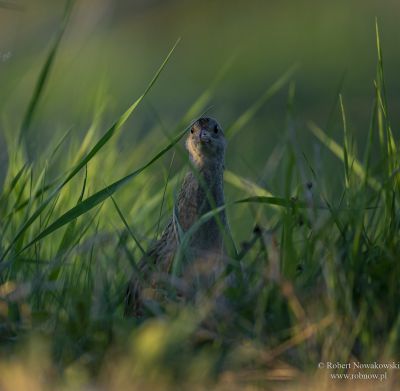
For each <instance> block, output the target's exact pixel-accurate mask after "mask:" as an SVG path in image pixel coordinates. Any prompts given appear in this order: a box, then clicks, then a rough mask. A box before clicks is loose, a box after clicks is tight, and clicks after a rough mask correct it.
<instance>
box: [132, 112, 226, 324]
mask: <svg viewBox="0 0 400 391" xmlns="http://www.w3.org/2000/svg"><path fill="white" fill-rule="evenodd" d="M185 146H186V150H187V152H188V155H189V170H188V172H187V173H186V175H185V177H184V179H183V182H182V184H181V187H180V190H179V192H178V196H177V199H176V202H175V206H174V210H173V213H172V216H171V218H170V219H169V220H168V222H167V224H166V226H165V228H164V230H163V232H162V234H161V236H160V238H159V239H158V240H156V241H155V242H153V243H152V244H151V245H150V247H149V249H148V251H147V252H146V253H145V255H144V256H143V257H142V259H141V260H140V261H139V263H138V265H137V268H136V271H138V272H139V273H137V272H136V273H134V274H133V276H132V277H131V279H130V281H129V283H128V286H127V289H126V295H125V310H124V314H125V316H127V317H132V316H133V317H142V316H143V315H144V313H145V308H146V305H145V304H146V300H147V299H148V298H149V297H150V298H151V297H154V295H155V296H156V297H157V288H158V287H159V286H161V285H162V280H163V278H162V277H161V276H164V277H165V276H171V271H172V266H173V261H174V258H175V256H176V254H177V251H178V249H179V244H180V238H181V237H182V234H184V233H185V232H187V231H188V230H189V229H190V228H191V227H193V225H194V224H195V223H196V222H198V220H199V218H200V217H201V216H203V215H204V214H205V213H207V212H209V211H211V210H212V209H214V208H218V207H221V206H223V205H224V203H225V200H224V185H223V175H224V168H225V151H226V139H225V135H224V132H223V129H222V128H221V126H220V125H219V123H218V122H217V120H215V119H214V118H211V117H201V118H198V119H197V120H195V121H194V122H193V123H192V125H191V126H190V131H189V132H188V135H187V137H186V142H185ZM220 209H221V210H220V211H219V212H218V213H216V214H215V215H213V216H212V217H211V218H209V219H207V220H206V221H205V222H202V224H200V225H199V227H198V228H197V229H196V230H195V232H194V233H193V234H192V235H191V237H190V239H189V241H188V246H187V247H188V248H187V249H186V251H185V256H186V258H187V259H185V260H186V262H185V266H184V270H183V271H182V275H183V276H184V280H186V281H187V282H188V286H190V287H192V288H193V289H194V286H195V285H196V284H195V283H194V281H196V282H197V283H198V282H199V281H202V282H203V285H204V283H205V285H208V286H209V285H210V284H211V283H212V281H215V278H216V277H217V275H218V274H219V273H220V272H221V270H222V269H223V267H224V266H223V265H224V260H223V259H224V253H225V248H224V240H223V238H224V233H223V231H224V230H226V229H227V217H226V213H225V209H224V208H220ZM164 280H165V278H164ZM197 286H198V285H197ZM153 294H154V295H153Z"/></svg>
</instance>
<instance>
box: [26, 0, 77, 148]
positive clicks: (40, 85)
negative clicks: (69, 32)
mask: <svg viewBox="0 0 400 391" xmlns="http://www.w3.org/2000/svg"><path fill="white" fill-rule="evenodd" d="M73 4H74V0H68V1H67V4H66V7H65V11H64V17H63V21H62V23H61V24H60V28H59V30H58V33H57V34H56V37H55V39H54V42H53V45H52V47H51V49H50V52H49V54H48V56H47V59H46V62H45V63H44V65H43V68H42V70H41V71H40V75H39V78H38V80H37V83H36V86H35V89H34V91H33V95H32V97H31V100H30V102H29V105H28V108H27V110H26V113H25V116H24V118H23V120H22V124H21V129H20V132H19V144H21V143H22V142H23V141H25V137H26V134H27V132H28V131H29V128H30V125H31V122H32V119H33V116H34V114H35V111H36V109H37V106H38V104H39V100H40V97H41V96H42V93H43V90H44V87H45V85H46V82H47V79H48V77H49V75H50V70H51V67H52V65H53V62H54V59H55V57H56V54H57V50H58V48H59V46H60V42H61V38H62V37H63V35H64V32H65V29H66V27H67V24H68V20H69V17H70V15H71V11H72V6H73Z"/></svg>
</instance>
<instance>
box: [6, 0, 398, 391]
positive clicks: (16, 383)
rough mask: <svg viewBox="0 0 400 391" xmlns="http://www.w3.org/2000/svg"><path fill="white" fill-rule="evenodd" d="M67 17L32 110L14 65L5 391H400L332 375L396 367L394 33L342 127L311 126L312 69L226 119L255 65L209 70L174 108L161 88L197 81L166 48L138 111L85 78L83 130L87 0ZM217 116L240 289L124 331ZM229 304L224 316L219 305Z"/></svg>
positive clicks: (168, 310)
mask: <svg viewBox="0 0 400 391" xmlns="http://www.w3.org/2000/svg"><path fill="white" fill-rule="evenodd" d="M0 5H1V3H0ZM63 12H64V13H63V14H62V17H61V18H59V19H58V20H57V23H56V26H57V28H56V29H54V31H55V33H54V34H52V40H51V43H50V44H49V45H48V47H46V50H44V51H43V52H41V56H40V60H39V64H38V66H36V67H34V68H33V71H32V72H30V73H29V75H31V73H33V74H34V78H33V79H32V80H33V82H30V83H28V85H29V87H30V88H29V89H28V88H26V86H25V87H24V91H25V95H24V94H23V93H22V92H21V91H22V90H21V91H19V90H18V91H17V92H16V93H15V94H14V95H13V94H11V93H10V94H9V96H10V98H9V99H10V102H7V97H6V96H5V95H6V93H8V92H10V90H11V89H12V88H11V87H12V85H13V84H12V80H13V78H15V75H14V73H13V72H17V71H16V70H15V68H14V69H13V70H9V78H10V80H11V81H9V83H10V84H7V82H4V84H3V85H4V88H5V89H3V92H1V94H3V95H2V116H1V131H2V133H1V140H0V153H1V155H2V156H1V157H0V162H1V165H2V170H1V171H2V177H1V183H0V190H1V194H0V232H1V234H0V341H1V343H0V389H2V390H3V389H4V390H19V389H20V390H26V389H30V390H56V389H57V390H58V389H59V390H89V389H92V390H93V389H99V390H121V389H127V390H128V389H132V390H136V389H138V390H139V389H140V390H157V389H160V390H164V389H171V390H175V389H199V390H202V389H206V388H208V389H216V390H236V389H237V390H239V389H248V390H258V389H288V390H295V389H299V390H301V389H319V390H324V389H334V388H336V387H338V388H340V389H347V387H348V388H349V389H350V388H352V389H353V390H354V389H363V390H364V389H369V388H370V389H378V387H380V388H379V389H384V390H392V389H398V388H400V377H399V371H398V369H396V368H390V369H379V370H371V371H369V370H363V373H364V374H367V373H378V374H384V373H386V378H385V380H379V379H377V380H371V379H368V380H367V379H364V380H362V379H361V380H360V379H358V380H357V381H356V380H353V381H350V380H349V381H345V380H334V379H332V378H331V377H330V374H331V373H339V374H343V373H348V372H347V371H346V370H345V368H339V369H335V370H332V371H331V370H329V369H327V368H326V365H327V363H328V362H331V363H349V362H360V363H374V362H378V363H397V364H399V361H398V360H399V357H400V356H399V355H400V315H399V303H400V291H399V280H400V264H399V253H400V235H399V229H400V212H399V203H400V173H399V167H400V166H399V163H400V156H399V151H400V149H399V132H398V129H396V128H395V126H393V125H392V116H391V113H392V112H393V111H395V110H393V107H394V105H395V103H396V102H397V98H396V97H393V96H392V95H391V94H389V93H387V90H388V84H387V83H386V82H385V67H384V64H385V62H384V60H385V58H386V50H385V47H383V46H384V45H382V40H381V32H382V30H383V31H385V26H382V25H381V24H380V23H378V20H376V21H375V24H374V25H373V27H375V32H374V36H372V37H371V42H370V46H371V47H374V46H375V49H374V56H375V58H374V59H370V61H369V62H368V65H367V66H366V67H367V69H371V68H373V66H374V67H375V69H374V71H373V73H372V74H371V83H370V85H369V87H368V88H369V90H370V91H372V92H371V94H370V96H368V98H370V100H369V103H368V105H367V106H368V107H369V110H364V108H365V105H361V106H362V108H363V109H362V110H356V109H354V106H351V110H349V109H348V106H347V103H346V102H347V98H346V91H348V90H346V89H345V87H344V81H343V79H339V82H338V83H336V84H337V85H336V87H335V90H336V91H335V93H334V94H333V95H334V96H331V97H330V101H331V105H330V107H329V110H324V113H328V115H327V116H326V117H325V118H324V119H323V120H321V117H323V115H321V114H319V116H318V118H311V119H309V120H307V121H306V122H304V123H303V122H300V121H299V120H298V116H299V112H300V111H302V110H303V107H304V106H307V103H308V102H310V101H308V100H305V101H304V100H303V98H304V88H303V87H302V86H301V84H302V82H301V81H300V82H299V81H298V76H297V75H298V72H299V69H301V65H298V64H291V63H290V64H286V66H284V67H278V68H279V71H277V72H275V73H274V74H276V75H277V76H276V78H275V79H273V80H270V81H269V82H268V85H267V86H266V87H265V88H264V89H263V90H262V91H259V90H257V89H255V96H254V98H253V99H252V100H251V101H248V100H246V99H240V100H238V101H237V102H236V103H235V105H234V106H235V107H234V109H229V108H225V107H224V108H218V107H217V108H215V107H214V104H215V102H220V101H221V100H223V99H221V96H223V97H224V99H225V98H226V96H228V95H229V94H230V93H232V91H231V90H230V89H229V88H228V87H226V86H225V87H223V86H224V80H226V79H227V78H228V80H230V78H232V77H233V76H232V68H235V66H238V65H237V64H241V61H242V60H241V59H242V55H241V54H240V52H239V53H238V54H235V53H231V55H230V56H226V58H225V59H224V60H223V61H220V62H219V66H218V67H214V66H212V65H207V66H208V67H210V69H211V71H212V73H213V75H212V77H209V78H207V80H201V81H200V82H199V83H197V84H196V83H195V84H196V89H195V88H194V87H193V88H192V89H190V93H187V94H185V90H184V88H183V89H182V90H181V91H180V92H179V94H178V92H177V91H173V90H172V89H171V88H166V87H165V85H163V78H164V77H165V74H167V75H169V74H168V69H170V68H172V69H174V66H176V67H178V68H179V66H182V65H181V64H180V63H179V65H174V58H175V56H179V54H178V53H179V50H180V47H181V46H182V45H184V43H182V40H184V37H183V38H182V40H180V39H178V40H175V39H174V40H173V41H172V42H170V44H169V46H165V47H163V48H157V52H158V58H154V59H151V61H152V68H151V72H150V71H149V69H146V70H145V71H143V74H145V75H146V78H147V79H146V80H147V81H146V82H145V83H144V84H145V85H143V83H142V84H140V83H139V82H138V80H137V79H143V78H144V76H141V75H140V76H137V77H136V79H135V82H134V84H136V85H135V87H136V88H135V89H134V92H133V93H132V90H131V95H130V97H129V99H127V100H126V101H127V102H129V103H127V104H126V105H125V106H123V105H121V104H120V103H118V104H115V102H114V103H113V102H112V100H111V99H110V98H109V95H108V94H107V92H106V90H107V87H106V85H107V83H108V82H109V81H108V79H107V77H108V76H107V75H108V74H107V72H106V71H104V72H103V74H101V75H99V78H98V81H97V83H96V88H93V89H92V90H90V91H89V92H88V91H87V90H86V87H87V85H86V84H85V83H84V82H83V81H82V94H83V98H81V100H80V98H78V97H76V99H77V100H78V101H79V102H81V101H82V102H83V101H84V102H85V105H83V106H82V107H81V112H80V114H79V118H78V119H77V120H76V121H73V120H69V119H67V120H66V118H69V113H70V109H71V107H73V106H74V94H73V93H72V92H71V95H68V93H66V88H67V85H68V82H70V80H71V79H70V78H71V76H70V75H69V76H68V75H67V76H65V77H66V80H67V81H63V77H62V75H61V73H60V72H58V73H57V68H56V62H57V59H58V56H61V55H62V53H63V50H64V49H63V40H64V39H65V34H66V32H68V28H69V23H70V18H71V15H73V12H74V9H73V2H68V5H67V7H66V9H65V10H64V11H63ZM60 20H61V21H60ZM113 44H114V42H113ZM115 46H117V44H116V43H115ZM183 50H185V46H184V49H183ZM143 52H144V53H146V50H144V51H143ZM277 52H278V50H277ZM43 53H44V54H43ZM389 57H390V54H389ZM149 61H150V60H149ZM188 64H189V65H188V66H189V67H192V69H195V68H196V66H198V65H196V64H195V63H193V60H191V61H188ZM235 64H236V65H235ZM25 66H26V60H24V61H22V60H21V62H20V63H19V64H17V66H16V67H17V68H18V69H24V67H25ZM90 67H92V69H89V71H88V72H92V73H94V74H96V75H98V72H97V71H98V70H97V69H96V65H95V64H90V66H89V67H88V68H90ZM239 67H240V65H239ZM136 71H137V72H139V71H140V66H139V68H138V69H136ZM211 71H210V72H211ZM5 72H6V71H5ZM71 72H72V71H71ZM83 72H84V74H85V75H86V73H85V71H83ZM99 72H100V71H99ZM100 73H101V72H100ZM176 73H177V74H178V75H179V70H177V71H176ZM76 75H77V74H75V77H76ZM113 75H115V74H114V73H113ZM2 77H4V78H5V79H6V78H7V76H2ZM29 77H31V76H29ZM85 77H86V76H85ZM85 77H84V78H82V80H84V79H85ZM112 77H115V76H111V78H112ZM170 77H171V76H170ZM201 77H203V78H204V79H205V77H204V75H203V76H201ZM125 78H129V74H128V72H127V73H126V76H123V78H122V79H125ZM238 79H239V78H238ZM247 80H248V79H247ZM141 81H143V80H141ZM173 81H174V79H173V80H172V83H173ZM52 83H55V84H56V85H57V89H56V88H54V90H53V92H54V93H53V95H50V96H51V99H50V98H49V95H46V94H47V91H48V90H49V89H50V90H51V88H52V87H51V86H52ZM117 83H118V82H117ZM119 83H121V85H122V86H123V85H124V80H122V81H120V82H119ZM238 83H239V84H238V85H240V83H242V84H243V83H244V82H243V80H242V79H241V81H239V82H238ZM263 83H264V81H263ZM396 83H397V82H394V85H396ZM77 84H79V83H77ZM182 84H185V82H183V83H182ZM299 84H300V86H299ZM199 85H200V86H201V87H200V88H197V87H198V86H199ZM140 86H142V87H140ZM130 87H132V85H130ZM74 88H78V87H76V86H75V87H74ZM187 88H188V89H189V87H187ZM321 88H322V89H323V87H321ZM83 90H84V91H83ZM195 90H196V91H197V92H196V93H195ZM299 90H300V92H299ZM4 91H6V92H4ZM26 91H29V93H28V92H26ZM221 91H222V92H221ZM236 91H241V90H240V88H237V89H236ZM75 93H76V91H75ZM124 93H125V94H126V93H127V91H125V92H124ZM79 94H80V92H79ZM79 94H77V95H79ZM152 94H158V95H156V96H157V99H155V101H156V102H157V104H153V101H152V98H151V97H152ZM221 94H222V95H221ZM66 95H68V97H67V98H66ZM350 95H351V94H350ZM22 96H24V98H23V99H22V102H23V103H24V104H21V103H18V104H15V103H14V102H15V101H19V100H20V98H21V97H22ZM180 96H184V97H185V98H184V99H183V98H182V99H180ZM88 97H90V98H88ZM58 98H59V99H60V102H62V104H61V103H60V106H57V104H56V103H54V101H55V102H57V99H58ZM331 98H333V99H331ZM392 98H393V101H394V103H391V99H392ZM328 100H329V99H328ZM176 101H179V103H178V104H177V105H178V107H179V110H178V109H177V108H175V109H174V108H173V107H172V106H173V105H174V104H175V103H176ZM182 101H183V102H184V103H182ZM160 102H165V107H164V108H163V109H160V108H159V106H158V104H159V103H160ZM44 103H45V104H44ZM43 105H44V107H45V108H47V109H48V111H47V113H48V117H46V115H45V113H46V110H44V109H43ZM121 106H123V108H122V109H121V110H120V107H121ZM220 106H221V105H220ZM49 107H50V109H49ZM64 107H65V110H66V112H67V113H68V115H67V114H65V113H63V112H62V110H63V108H64ZM110 107H111V108H112V109H110ZM313 108H314V109H315V110H317V111H318V106H315V105H314V106H313ZM268 109H269V110H270V111H268ZM275 109H276V110H275ZM271 111H273V113H272V112H271ZM203 113H207V114H210V115H212V116H214V115H215V116H218V117H219V116H221V117H222V118H223V119H224V120H225V122H222V126H223V128H224V131H225V134H226V136H227V139H228V152H227V154H228V156H227V164H226V171H225V189H226V200H227V203H226V205H225V207H226V209H227V213H228V218H229V222H230V226H231V230H232V236H233V241H234V247H235V248H233V246H230V253H229V255H230V265H229V268H228V269H227V271H226V274H227V275H230V274H232V275H235V276H236V279H235V281H236V284H235V286H226V285H224V283H223V280H221V281H217V283H216V284H215V287H213V288H212V289H210V290H208V291H206V292H204V293H203V294H202V295H201V297H200V298H199V299H198V300H197V301H196V303H190V302H188V303H183V302H181V301H179V300H176V298H174V297H173V295H171V296H172V297H171V298H170V299H169V300H166V301H165V300H164V301H160V302H157V301H155V302H154V303H153V306H152V307H151V310H149V311H148V312H147V313H146V316H145V317H144V318H142V319H127V318H124V316H123V299H124V295H125V290H126V284H127V281H128V280H129V277H130V276H131V275H132V273H134V272H135V270H136V269H135V265H136V263H137V262H138V261H139V260H140V258H141V256H142V254H143V252H144V251H145V250H146V248H148V246H149V244H150V243H151V241H152V240H154V239H155V238H157V237H159V236H160V234H161V231H162V227H163V226H164V225H165V222H166V221H167V220H168V218H169V216H170V215H171V213H172V210H173V207H174V201H175V196H176V192H177V190H178V189H179V186H180V183H181V180H182V178H183V175H184V173H185V172H186V171H187V170H188V168H189V165H188V162H187V157H186V153H185V150H184V146H183V139H184V137H185V135H186V133H187V131H188V129H189V126H190V123H191V121H192V120H193V119H195V118H197V117H199V116H200V115H202V114H203ZM349 113H355V116H356V117H357V118H356V119H354V120H353V119H352V117H351V115H350V114H349ZM270 116H271V117H272V119H273V121H272V120H271V121H272V122H268V121H269V120H268V118H269V117H270ZM57 117H59V118H62V119H63V120H60V121H59V122H57V121H56V120H55V119H56V118H57ZM136 117H137V118H138V119H137V121H136V120H135V118H136ZM150 119H151V120H150ZM394 119H395V122H396V120H397V118H396V112H395V113H394ZM321 123H322V124H323V125H321ZM71 124H72V125H71ZM354 124H357V126H355V125H354ZM271 128H273V129H274V130H273V131H270V129H271ZM355 128H357V129H358V131H357V132H356V131H354V129H355ZM360 129H361V130H360ZM217 212H218V211H215V210H214V211H212V212H210V213H209V214H208V215H206V216H204V217H203V219H202V220H201V221H204V220H206V219H207V218H210V217H212V216H213V215H214V214H215V213H217ZM201 221H200V223H201ZM190 234H191V233H188V234H187V235H190ZM184 244H185V240H183V245H184ZM177 261H178V260H177ZM177 278H178V279H179V276H177ZM221 291H222V292H223V295H224V296H225V297H226V298H227V300H228V302H229V306H227V307H226V308H225V309H224V310H223V311H221V308H217V307H216V305H215V302H216V300H215V298H216V297H217V296H218V295H220V294H221ZM321 364H322V365H321ZM399 366H400V364H399ZM353 369H354V368H353ZM356 372H357V371H355V370H354V371H350V372H349V373H356Z"/></svg>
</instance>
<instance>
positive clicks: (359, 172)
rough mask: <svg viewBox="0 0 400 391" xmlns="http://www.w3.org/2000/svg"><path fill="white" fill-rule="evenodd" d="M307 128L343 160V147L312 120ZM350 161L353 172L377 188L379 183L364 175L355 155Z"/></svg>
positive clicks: (373, 187)
mask: <svg viewBox="0 0 400 391" xmlns="http://www.w3.org/2000/svg"><path fill="white" fill-rule="evenodd" d="M308 128H309V129H310V130H311V132H312V133H313V134H314V135H315V136H316V137H317V138H318V139H319V140H320V141H321V142H322V143H323V144H324V145H325V146H326V147H327V148H328V149H329V150H330V151H331V152H332V153H333V154H334V155H335V156H336V157H338V158H339V159H340V160H342V161H343V159H344V151H343V147H342V146H340V145H339V144H338V143H337V142H336V141H335V140H333V139H331V138H330V137H329V136H327V135H326V134H325V133H324V132H323V131H322V129H321V128H319V127H318V126H317V125H315V124H314V123H313V122H309V124H308ZM350 158H351V160H352V162H353V170H354V173H355V174H356V175H357V176H358V177H359V178H360V179H362V180H366V181H367V183H368V185H369V186H370V187H371V188H372V189H374V190H379V189H380V187H381V185H380V183H379V182H378V181H377V180H376V179H375V178H374V177H372V176H370V175H368V176H367V175H366V173H365V170H364V167H363V166H362V164H361V163H360V162H359V160H358V159H356V158H355V157H353V156H351V157H350Z"/></svg>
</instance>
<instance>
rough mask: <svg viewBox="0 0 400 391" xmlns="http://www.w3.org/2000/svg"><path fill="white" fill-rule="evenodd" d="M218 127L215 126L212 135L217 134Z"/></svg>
mask: <svg viewBox="0 0 400 391" xmlns="http://www.w3.org/2000/svg"><path fill="white" fill-rule="evenodd" d="M218 130H219V129H218V125H215V127H214V133H218Z"/></svg>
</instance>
